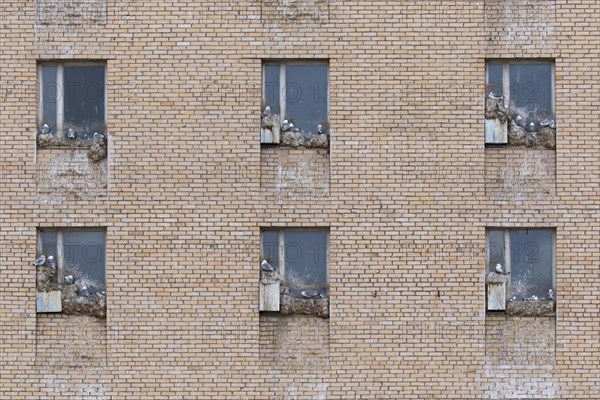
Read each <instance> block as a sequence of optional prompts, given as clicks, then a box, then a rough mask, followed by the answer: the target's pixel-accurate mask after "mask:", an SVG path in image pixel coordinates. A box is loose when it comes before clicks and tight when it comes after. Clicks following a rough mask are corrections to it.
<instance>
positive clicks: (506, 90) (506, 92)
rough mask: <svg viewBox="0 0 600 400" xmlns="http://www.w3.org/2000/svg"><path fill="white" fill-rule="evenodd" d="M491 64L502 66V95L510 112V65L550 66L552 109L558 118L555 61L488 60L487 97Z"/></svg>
mask: <svg viewBox="0 0 600 400" xmlns="http://www.w3.org/2000/svg"><path fill="white" fill-rule="evenodd" d="M490 64H502V95H503V96H504V101H505V104H507V106H508V110H509V112H510V85H511V82H510V65H511V64H549V65H550V90H551V93H552V99H551V103H550V104H551V107H552V115H553V117H554V118H556V61H555V60H554V59H533V60H528V59H522V58H519V59H514V60H511V59H494V58H491V59H487V60H486V62H485V87H486V93H485V95H486V96H487V94H488V93H487V88H488V86H489V84H490V82H489V79H490V77H489V65H490Z"/></svg>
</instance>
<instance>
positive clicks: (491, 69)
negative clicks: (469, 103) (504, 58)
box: [486, 63, 504, 95]
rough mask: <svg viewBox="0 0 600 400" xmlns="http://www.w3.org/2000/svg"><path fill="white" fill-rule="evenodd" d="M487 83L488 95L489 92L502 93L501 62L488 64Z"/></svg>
mask: <svg viewBox="0 0 600 400" xmlns="http://www.w3.org/2000/svg"><path fill="white" fill-rule="evenodd" d="M487 79H488V85H487V92H486V95H488V94H489V93H490V92H492V93H494V94H496V95H502V94H504V90H503V88H504V77H503V73H502V64H496V63H491V64H488V78H487Z"/></svg>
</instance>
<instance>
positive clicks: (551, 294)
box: [548, 289, 554, 300]
mask: <svg viewBox="0 0 600 400" xmlns="http://www.w3.org/2000/svg"><path fill="white" fill-rule="evenodd" d="M548 298H549V299H550V300H554V290H552V289H548Z"/></svg>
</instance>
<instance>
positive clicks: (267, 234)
mask: <svg viewBox="0 0 600 400" xmlns="http://www.w3.org/2000/svg"><path fill="white" fill-rule="evenodd" d="M262 244H263V248H262V259H261V261H262V260H267V262H268V263H269V264H271V265H272V266H273V267H275V268H277V270H279V232H278V231H263V233H262Z"/></svg>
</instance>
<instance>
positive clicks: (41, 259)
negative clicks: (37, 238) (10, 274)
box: [32, 254, 46, 267]
mask: <svg viewBox="0 0 600 400" xmlns="http://www.w3.org/2000/svg"><path fill="white" fill-rule="evenodd" d="M44 263H46V256H45V255H43V254H42V255H41V256H39V257H38V258H36V259H35V261H34V262H33V263H32V264H33V265H35V266H36V267H41V266H42V265H44Z"/></svg>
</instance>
